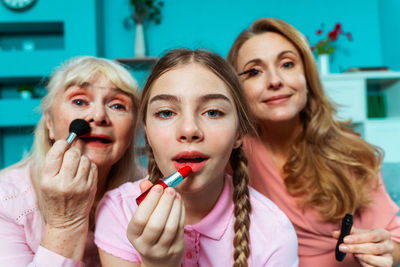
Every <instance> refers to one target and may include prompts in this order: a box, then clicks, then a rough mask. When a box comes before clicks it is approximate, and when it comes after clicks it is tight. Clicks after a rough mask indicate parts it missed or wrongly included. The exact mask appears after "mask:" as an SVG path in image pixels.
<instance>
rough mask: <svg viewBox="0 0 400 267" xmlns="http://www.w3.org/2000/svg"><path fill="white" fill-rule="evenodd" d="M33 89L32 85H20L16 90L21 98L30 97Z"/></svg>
mask: <svg viewBox="0 0 400 267" xmlns="http://www.w3.org/2000/svg"><path fill="white" fill-rule="evenodd" d="M34 91H35V89H34V87H33V85H27V84H25V85H21V86H20V87H18V92H19V94H20V96H21V98H22V99H31V98H32V95H33V93H34Z"/></svg>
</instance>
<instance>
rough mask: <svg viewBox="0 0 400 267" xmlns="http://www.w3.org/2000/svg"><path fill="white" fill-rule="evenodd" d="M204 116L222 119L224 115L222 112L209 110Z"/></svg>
mask: <svg viewBox="0 0 400 267" xmlns="http://www.w3.org/2000/svg"><path fill="white" fill-rule="evenodd" d="M204 115H206V116H208V117H211V118H216V117H221V116H222V115H224V114H223V113H222V112H221V111H219V110H216V109H212V110H208V111H206V112H205V113H204Z"/></svg>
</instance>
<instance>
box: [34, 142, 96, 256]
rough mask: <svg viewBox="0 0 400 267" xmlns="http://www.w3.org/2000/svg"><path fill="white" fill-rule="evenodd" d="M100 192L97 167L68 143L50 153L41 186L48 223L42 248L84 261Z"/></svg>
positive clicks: (54, 147) (56, 147) (42, 204)
mask: <svg viewBox="0 0 400 267" xmlns="http://www.w3.org/2000/svg"><path fill="white" fill-rule="evenodd" d="M96 190H97V167H96V165H95V164H94V163H91V162H90V161H89V159H88V158H87V157H86V156H82V155H81V152H80V150H79V149H78V148H76V147H71V148H69V145H68V143H67V142H66V141H65V140H59V141H57V142H55V143H54V145H53V146H52V148H50V150H49V152H48V153H47V156H46V159H45V162H44V166H43V171H42V177H41V179H40V182H39V184H38V191H39V195H40V204H41V206H42V207H43V212H44V214H43V215H44V217H45V220H46V227H45V232H44V234H43V237H42V241H41V243H40V244H41V246H43V247H45V248H47V249H49V250H51V251H53V252H55V253H57V254H60V255H62V256H64V257H67V258H72V259H74V260H82V258H83V254H84V251H85V244H86V238H87V233H88V229H89V214H90V210H91V208H92V206H93V202H94V198H95V196H96Z"/></svg>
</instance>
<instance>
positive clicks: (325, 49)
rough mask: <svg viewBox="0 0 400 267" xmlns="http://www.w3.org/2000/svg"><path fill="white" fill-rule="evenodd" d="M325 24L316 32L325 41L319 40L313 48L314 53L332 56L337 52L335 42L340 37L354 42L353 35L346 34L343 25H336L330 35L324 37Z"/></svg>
mask: <svg viewBox="0 0 400 267" xmlns="http://www.w3.org/2000/svg"><path fill="white" fill-rule="evenodd" d="M324 26H325V24H321V27H320V28H319V29H318V30H317V31H316V32H315V33H316V35H319V36H321V37H322V38H323V39H321V40H319V41H318V42H317V44H315V45H313V46H311V49H312V51H314V52H315V53H316V54H318V55H320V54H332V53H333V52H334V51H335V45H334V42H336V41H337V40H338V38H339V36H340V35H345V36H346V37H347V39H348V40H349V41H352V39H353V37H352V35H351V33H349V32H344V31H343V28H342V24H341V23H339V22H338V23H336V24H335V26H334V27H333V29H332V30H331V31H329V32H328V34H327V35H326V36H325V37H323V36H322V34H323V31H324Z"/></svg>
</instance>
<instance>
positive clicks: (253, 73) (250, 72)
mask: <svg viewBox="0 0 400 267" xmlns="http://www.w3.org/2000/svg"><path fill="white" fill-rule="evenodd" d="M259 73H260V71H259V70H257V69H254V68H252V69H249V70H246V71H243V72H242V73H239V76H241V75H246V77H247V78H249V77H253V76H256V75H258V74H259Z"/></svg>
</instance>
